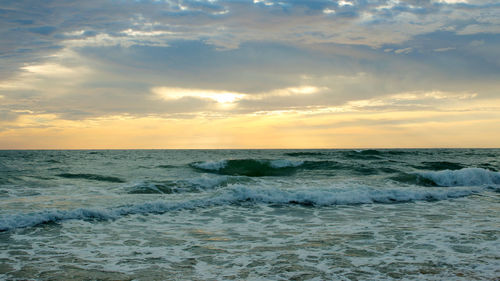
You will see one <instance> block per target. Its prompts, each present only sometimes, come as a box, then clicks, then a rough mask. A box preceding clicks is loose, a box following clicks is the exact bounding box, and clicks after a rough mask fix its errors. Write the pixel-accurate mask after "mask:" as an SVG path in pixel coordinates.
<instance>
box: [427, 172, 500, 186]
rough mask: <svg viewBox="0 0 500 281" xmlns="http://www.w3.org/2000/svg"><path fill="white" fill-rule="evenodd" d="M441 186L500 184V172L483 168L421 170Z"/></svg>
mask: <svg viewBox="0 0 500 281" xmlns="http://www.w3.org/2000/svg"><path fill="white" fill-rule="evenodd" d="M418 174H419V175H420V176H422V177H424V178H427V179H430V180H432V181H433V182H434V183H436V184H437V185H439V186H482V185H496V184H500V173H499V172H493V171H490V170H486V169H482V168H464V169H460V170H443V171H436V172H420V173H418Z"/></svg>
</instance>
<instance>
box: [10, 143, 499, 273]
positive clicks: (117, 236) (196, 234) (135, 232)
mask: <svg viewBox="0 0 500 281" xmlns="http://www.w3.org/2000/svg"><path fill="white" fill-rule="evenodd" d="M499 170H500V150H499V149H422V150H418V149H414V150H406V149H398V150H96V151H0V279H6V280H26V279H29V280H391V279H394V280H401V279H406V280H498V278H500V241H499V237H500V173H499V172H498V171H499Z"/></svg>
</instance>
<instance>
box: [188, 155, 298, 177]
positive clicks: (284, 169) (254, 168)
mask: <svg viewBox="0 0 500 281" xmlns="http://www.w3.org/2000/svg"><path fill="white" fill-rule="evenodd" d="M303 163H304V162H303V161H290V160H285V159H276V160H266V159H232V160H221V161H207V162H196V163H192V164H191V167H193V168H195V169H198V170H202V171H204V172H209V173H216V174H221V175H231V176H248V177H263V176H287V175H291V174H294V173H295V172H296V170H297V167H299V166H300V165H302V164H303Z"/></svg>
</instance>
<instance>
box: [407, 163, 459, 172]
mask: <svg viewBox="0 0 500 281" xmlns="http://www.w3.org/2000/svg"><path fill="white" fill-rule="evenodd" d="M421 164H422V166H414V167H415V168H417V169H423V170H434V171H440V170H460V169H463V168H465V167H464V165H462V164H460V163H454V162H447V161H436V162H422V163H421Z"/></svg>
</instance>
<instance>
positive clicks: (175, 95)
mask: <svg viewBox="0 0 500 281" xmlns="http://www.w3.org/2000/svg"><path fill="white" fill-rule="evenodd" d="M152 92H153V93H154V94H155V95H156V96H157V97H159V98H162V99H165V100H172V99H174V100H176V99H181V98H185V97H193V98H201V99H210V100H214V101H216V102H218V103H221V104H229V103H234V102H235V101H237V100H239V99H242V98H243V97H245V96H246V95H245V94H242V93H233V92H226V91H216V90H204V89H184V88H168V87H156V88H153V89H152Z"/></svg>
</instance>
